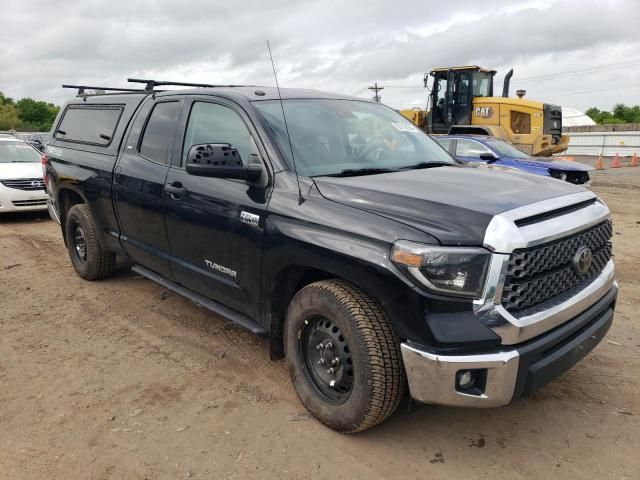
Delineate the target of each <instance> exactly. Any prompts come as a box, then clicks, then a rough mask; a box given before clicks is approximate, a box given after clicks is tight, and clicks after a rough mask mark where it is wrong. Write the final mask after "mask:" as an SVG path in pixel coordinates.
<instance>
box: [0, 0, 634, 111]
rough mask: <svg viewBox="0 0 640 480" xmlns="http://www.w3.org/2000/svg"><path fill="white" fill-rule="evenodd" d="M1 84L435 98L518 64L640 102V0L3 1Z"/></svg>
mask: <svg viewBox="0 0 640 480" xmlns="http://www.w3.org/2000/svg"><path fill="white" fill-rule="evenodd" d="M0 12H1V13H0V91H2V92H4V93H5V94H6V95H9V96H12V97H17V98H20V97H23V96H31V97H34V98H39V99H46V100H49V101H53V102H55V103H61V102H63V101H64V100H65V99H66V98H68V97H69V95H70V93H71V92H69V91H64V90H62V89H61V88H60V85H61V84H62V83H85V84H98V85H107V86H111V85H114V86H125V85H126V84H125V79H126V78H127V77H129V76H131V77H151V78H155V79H170V80H182V81H191V82H207V83H225V82H232V83H249V84H260V85H273V77H272V73H271V66H270V64H269V63H268V62H269V60H268V55H267V50H266V44H265V41H266V40H267V39H268V40H270V42H271V45H272V49H273V53H274V57H275V60H276V64H277V68H278V71H279V75H280V84H281V86H295V87H308V88H316V89H322V90H329V91H337V92H341V93H347V94H356V95H359V96H369V95H370V92H369V91H368V90H367V86H368V85H371V84H373V82H376V81H377V82H378V83H379V84H382V85H383V86H385V87H386V88H385V90H384V91H383V92H382V95H383V101H384V102H385V103H387V104H389V105H391V106H393V107H396V108H408V107H412V106H423V105H424V104H425V98H426V92H425V90H424V88H422V77H423V74H424V72H426V71H429V70H430V69H431V68H433V67H436V66H453V65H463V64H464V65H466V64H478V65H482V66H486V67H492V68H495V69H496V70H498V74H497V77H496V79H497V81H498V84H497V85H496V91H500V90H501V89H500V88H499V87H500V85H501V81H502V76H503V75H504V74H505V73H506V72H507V70H508V69H509V68H511V67H513V68H514V71H515V74H514V77H513V79H512V82H511V85H512V88H511V90H512V92H513V91H515V89H517V88H524V89H526V90H527V97H528V98H532V99H536V100H543V101H548V102H553V103H558V104H560V105H563V106H567V107H574V108H578V109H582V110H584V109H586V108H588V107H589V106H594V105H595V106H597V107H599V108H603V109H610V108H611V106H612V105H613V104H614V103H616V102H622V103H627V104H638V103H640V36H638V34H637V32H638V21H639V20H640V1H638V0H609V1H606V0H600V1H590V0H582V1H579V0H577V1H570V0H558V1H554V0H538V1H535V0H534V1H520V2H516V1H505V0H482V1H472V0H447V1H439V2H434V1H432V0H419V1H413V0H404V1H398V0H395V1H383V0H378V1H376V0H368V1H364V0H341V1H340V0H316V1H313V2H305V1H299V2H296V1H293V0H234V1H221V0H215V1H197V0H163V1H154V0H144V1H138V0H110V1H105V0H101V1H96V0H65V1H60V2H54V1H51V0H46V1H40V0H20V1H19V2H9V0H1V1H0Z"/></svg>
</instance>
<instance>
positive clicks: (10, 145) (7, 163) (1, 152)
mask: <svg viewBox="0 0 640 480" xmlns="http://www.w3.org/2000/svg"><path fill="white" fill-rule="evenodd" d="M46 209H47V192H46V190H45V184H44V179H43V178H42V154H41V153H40V152H39V151H38V150H36V149H35V148H34V147H32V146H31V145H29V144H28V143H25V142H23V141H22V140H20V139H18V138H15V137H10V136H0V213H3V212H21V211H31V210H46Z"/></svg>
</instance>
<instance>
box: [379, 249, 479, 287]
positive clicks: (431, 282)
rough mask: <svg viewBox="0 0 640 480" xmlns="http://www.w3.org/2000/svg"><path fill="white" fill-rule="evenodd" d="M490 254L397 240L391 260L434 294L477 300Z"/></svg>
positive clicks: (477, 250)
mask: <svg viewBox="0 0 640 480" xmlns="http://www.w3.org/2000/svg"><path fill="white" fill-rule="evenodd" d="M490 258H491V254H490V253H489V252H488V251H487V250H485V249H483V248H469V247H438V246H430V245H423V244H420V243H415V242H409V241H406V240H399V241H397V242H395V243H394V244H393V248H392V250H391V260H393V261H394V262H395V263H396V264H398V265H402V266H404V267H406V269H407V270H408V271H409V272H410V273H411V275H413V277H414V278H415V279H416V280H418V281H419V282H420V283H422V284H423V285H424V286H426V287H427V288H429V289H431V290H435V291H437V292H443V293H448V294H450V295H459V296H464V297H479V296H480V294H481V293H482V287H483V285H484V278H485V275H486V273H487V267H488V265H489V260H490Z"/></svg>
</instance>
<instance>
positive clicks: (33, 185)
mask: <svg viewBox="0 0 640 480" xmlns="http://www.w3.org/2000/svg"><path fill="white" fill-rule="evenodd" d="M31 186H32V187H33V188H40V187H41V186H42V182H41V181H39V180H34V181H32V182H31Z"/></svg>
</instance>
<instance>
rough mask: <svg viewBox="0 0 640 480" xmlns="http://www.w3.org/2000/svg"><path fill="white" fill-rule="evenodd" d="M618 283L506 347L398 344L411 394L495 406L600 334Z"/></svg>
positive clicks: (544, 379) (530, 387)
mask: <svg viewBox="0 0 640 480" xmlns="http://www.w3.org/2000/svg"><path fill="white" fill-rule="evenodd" d="M617 295H618V287H617V285H614V286H613V287H612V288H611V289H610V290H609V291H608V292H607V293H606V294H605V295H604V296H603V297H602V298H601V299H600V300H598V301H597V302H596V303H594V304H593V305H592V306H591V307H589V308H588V309H586V310H585V311H583V312H582V313H580V314H579V315H577V316H576V317H574V318H573V319H571V320H570V321H567V322H566V323H564V324H562V325H561V326H559V327H557V328H555V329H553V330H551V331H549V332H547V333H545V334H543V335H540V336H539V337H536V338H534V339H533V340H530V341H527V342H525V343H522V344H520V345H516V346H514V347H512V348H502V349H500V350H498V351H492V352H483V353H473V354H467V355H465V354H460V353H456V354H448V353H446V352H439V351H436V350H431V351H430V350H429V349H425V348H424V347H421V346H418V345H415V344H411V343H409V342H407V343H403V344H402V345H401V350H402V359H403V361H404V365H405V370H406V374H407V379H408V381H409V390H410V392H411V396H412V397H413V398H414V399H415V400H417V401H419V402H422V403H427V404H438V405H451V406H464V407H497V406H501V405H507V404H509V403H511V402H512V401H513V400H515V399H517V398H518V397H520V396H522V395H523V394H526V393H529V392H532V391H534V390H537V389H538V388H540V387H542V386H543V385H545V384H547V383H548V382H550V381H552V380H553V379H555V378H557V377H558V376H560V375H561V374H562V373H563V372H565V371H566V370H568V369H569V368H571V367H572V366H573V365H575V364H576V363H577V362H579V361H580V360H581V359H582V358H584V357H585V356H586V355H587V354H588V353H589V352H590V351H591V350H592V349H593V348H594V347H595V346H596V345H597V344H598V343H600V341H601V340H602V339H603V338H604V336H605V335H606V333H607V331H608V330H609V327H610V326H611V322H612V320H613V311H614V307H615V301H616V298H617ZM465 371H471V372H473V373H474V375H476V376H477V379H478V380H477V382H476V384H475V386H474V388H470V389H468V390H464V389H462V388H460V387H459V386H458V385H457V378H458V376H459V374H460V373H461V372H465Z"/></svg>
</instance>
